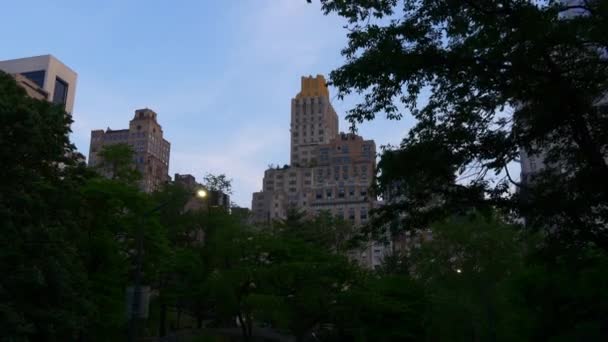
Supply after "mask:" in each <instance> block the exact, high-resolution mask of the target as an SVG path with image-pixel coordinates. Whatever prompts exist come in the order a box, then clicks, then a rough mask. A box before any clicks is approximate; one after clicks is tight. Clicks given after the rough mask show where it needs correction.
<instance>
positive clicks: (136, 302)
mask: <svg viewBox="0 0 608 342" xmlns="http://www.w3.org/2000/svg"><path fill="white" fill-rule="evenodd" d="M207 194H208V193H207V190H205V189H203V188H199V189H196V190H195V191H193V192H192V193H191V194H190V195H191V196H192V197H195V198H198V199H201V200H203V199H206V198H207ZM171 202H172V201H171V200H169V201H166V202H163V203H161V204H159V205H157V206H156V207H154V208H153V209H151V210H149V211H147V212H145V213H144V214H143V215H142V217H141V219H140V224H139V225H138V227H137V234H136V236H135V244H136V249H135V276H134V279H133V280H134V281H133V295H132V303H131V315H130V317H129V341H130V342H135V341H137V337H138V336H137V335H138V332H139V329H138V328H139V327H138V323H139V318H140V310H141V309H140V306H141V303H140V300H141V296H142V288H141V276H142V271H141V269H142V264H143V262H142V255H143V245H144V226H145V224H146V219H147V218H148V217H150V216H151V215H152V214H154V213H156V212H158V211H159V210H161V209H162V208H164V207H165V206H166V205H168V204H169V203H171Z"/></svg>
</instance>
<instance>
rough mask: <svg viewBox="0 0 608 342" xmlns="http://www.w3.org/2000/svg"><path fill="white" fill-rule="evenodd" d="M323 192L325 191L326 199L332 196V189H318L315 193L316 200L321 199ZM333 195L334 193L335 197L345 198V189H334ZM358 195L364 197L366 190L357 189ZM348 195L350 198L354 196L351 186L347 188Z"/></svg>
mask: <svg viewBox="0 0 608 342" xmlns="http://www.w3.org/2000/svg"><path fill="white" fill-rule="evenodd" d="M324 193H325V198H326V199H331V198H333V196H334V191H333V190H332V189H327V190H325V191H321V190H318V191H317V192H316V193H315V199H318V200H321V199H323V194H324ZM335 195H336V197H337V198H346V191H345V189H338V190H337V191H336V194H335ZM359 196H360V197H366V196H367V190H361V191H359ZM348 197H350V198H353V197H356V192H355V189H353V188H351V189H349V190H348Z"/></svg>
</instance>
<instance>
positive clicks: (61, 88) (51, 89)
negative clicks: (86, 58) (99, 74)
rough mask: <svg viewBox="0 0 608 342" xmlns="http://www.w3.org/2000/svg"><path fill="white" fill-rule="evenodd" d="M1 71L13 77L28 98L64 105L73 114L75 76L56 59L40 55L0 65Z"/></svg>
mask: <svg viewBox="0 0 608 342" xmlns="http://www.w3.org/2000/svg"><path fill="white" fill-rule="evenodd" d="M0 70H2V71H4V72H6V73H8V74H12V75H14V76H15V79H16V80H17V83H19V85H21V86H22V87H23V88H25V90H26V91H27V93H28V95H30V96H31V97H33V98H37V99H46V100H47V101H49V102H52V103H55V104H61V105H64V106H65V111H66V112H68V113H72V111H73V109H74V97H75V96H76V80H77V78H78V75H77V74H76V72H74V71H73V70H72V69H70V68H69V67H67V66H66V65H65V64H63V63H62V62H61V61H59V60H58V59H57V58H55V57H53V56H51V55H43V56H36V57H26V58H19V59H11V60H6V61H0ZM17 75H20V76H17Z"/></svg>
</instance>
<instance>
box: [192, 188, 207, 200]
mask: <svg viewBox="0 0 608 342" xmlns="http://www.w3.org/2000/svg"><path fill="white" fill-rule="evenodd" d="M195 196H196V197H198V198H201V199H202V198H205V197H207V190H205V189H198V190H196V192H195Z"/></svg>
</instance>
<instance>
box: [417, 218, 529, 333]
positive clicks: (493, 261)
mask: <svg viewBox="0 0 608 342" xmlns="http://www.w3.org/2000/svg"><path fill="white" fill-rule="evenodd" d="M431 231H432V239H430V240H428V241H425V242H423V243H421V246H420V247H418V248H413V249H412V251H411V253H410V254H409V255H407V256H406V258H407V263H408V264H409V265H408V266H409V274H410V275H411V277H412V278H413V279H415V280H416V281H417V282H418V283H419V285H420V286H421V287H423V288H425V289H427V291H428V295H429V299H430V303H429V305H428V311H427V314H428V317H427V318H426V319H427V324H426V329H427V334H428V336H429V337H430V338H431V339H432V340H444V339H449V340H451V341H469V340H471V339H476V340H481V341H514V340H528V339H530V336H529V335H528V334H529V333H530V330H529V329H530V327H531V326H532V325H533V323H532V322H533V319H532V315H531V313H530V311H529V310H528V308H527V307H526V306H522V305H520V303H519V300H520V298H519V293H518V291H517V288H516V287H515V286H514V282H515V279H516V278H517V277H518V275H520V274H522V273H524V272H525V259H524V258H525V251H526V249H527V248H528V246H527V245H526V244H527V243H530V244H531V243H532V242H533V241H534V240H533V239H531V238H530V237H526V236H525V235H523V234H521V233H520V231H519V230H518V227H516V226H513V225H509V224H506V223H504V222H503V221H502V220H501V219H500V216H499V215H496V214H494V215H489V216H485V215H480V214H479V213H475V212H472V213H468V214H464V215H459V216H455V217H454V216H453V217H451V218H449V219H446V220H444V221H442V222H437V223H435V224H434V225H433V226H432V228H431ZM530 247H532V248H535V247H534V246H533V245H532V244H531V245H530ZM513 326H518V327H519V328H518V329H513Z"/></svg>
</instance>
